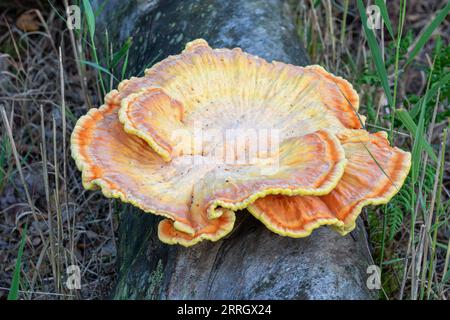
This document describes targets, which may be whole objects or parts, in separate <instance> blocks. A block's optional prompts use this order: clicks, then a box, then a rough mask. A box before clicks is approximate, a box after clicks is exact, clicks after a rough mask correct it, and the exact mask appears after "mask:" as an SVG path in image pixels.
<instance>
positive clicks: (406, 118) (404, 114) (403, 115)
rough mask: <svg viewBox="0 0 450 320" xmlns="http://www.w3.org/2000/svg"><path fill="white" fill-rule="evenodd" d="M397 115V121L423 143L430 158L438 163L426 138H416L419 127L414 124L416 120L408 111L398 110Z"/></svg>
mask: <svg viewBox="0 0 450 320" xmlns="http://www.w3.org/2000/svg"><path fill="white" fill-rule="evenodd" d="M395 114H396V116H397V119H398V120H400V121H401V122H402V123H403V125H404V126H405V127H406V129H407V130H408V131H409V132H410V133H411V134H412V136H413V137H414V138H415V139H419V140H420V141H421V145H422V147H423V148H424V149H425V151H426V152H427V153H428V155H429V156H430V158H431V159H433V161H435V162H437V156H436V153H435V152H434V150H433V148H432V147H431V145H430V144H429V143H428V141H426V140H425V137H424V136H423V135H421V136H420V137H419V138H417V137H416V133H417V125H416V123H415V122H414V120H413V119H412V118H411V116H410V114H409V113H408V111H406V110H405V109H398V110H396V111H395Z"/></svg>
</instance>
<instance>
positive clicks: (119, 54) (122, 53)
mask: <svg viewBox="0 0 450 320" xmlns="http://www.w3.org/2000/svg"><path fill="white" fill-rule="evenodd" d="M132 40H133V39H132V38H131V37H129V38H128V39H127V40H126V41H125V43H124V44H123V46H122V48H120V50H119V51H117V52H116V53H114V54H113V57H112V59H111V66H110V68H111V69H114V68H115V67H117V65H118V64H119V62H120V61H121V60H122V59H123V58H124V57H125V56H127V54H128V50H130V47H131V44H132Z"/></svg>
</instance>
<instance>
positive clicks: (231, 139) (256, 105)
mask: <svg viewBox="0 0 450 320" xmlns="http://www.w3.org/2000/svg"><path fill="white" fill-rule="evenodd" d="M358 107H359V98H358V95H357V93H356V92H355V90H354V89H353V87H352V85H351V84H350V83H348V82H347V81H346V80H344V79H342V78H340V77H337V76H334V75H332V74H330V73H328V72H327V71H325V70H324V69H323V68H322V67H320V66H307V67H297V66H293V65H289V64H285V63H281V62H276V61H273V62H271V63H269V62H267V61H265V60H264V59H262V58H259V57H256V56H253V55H250V54H247V53H245V52H243V51H242V50H241V49H239V48H234V49H212V48H210V47H209V45H208V44H207V42H206V41H205V40H202V39H197V40H194V41H192V42H190V43H188V44H187V45H186V48H185V50H184V51H183V52H182V53H181V54H179V55H174V56H169V57H168V58H166V59H164V60H162V61H161V62H159V63H157V64H155V65H154V66H153V67H152V68H150V69H147V70H146V71H145V76H144V77H141V78H134V77H133V78H131V79H129V80H125V81H122V82H121V83H120V84H119V86H118V89H117V90H113V91H111V92H110V93H108V94H107V95H106V97H105V104H104V105H103V106H101V107H100V108H98V109H91V110H89V112H88V113H87V115H85V116H83V117H81V118H80V119H79V120H78V122H77V124H76V126H75V129H74V131H73V134H72V138H71V147H72V155H73V158H74V159H75V161H76V164H77V166H78V168H79V169H80V170H81V171H82V181H83V186H84V187H85V188H86V189H95V188H100V189H101V190H102V192H103V194H104V195H105V196H106V197H111V198H120V200H122V201H123V202H127V203H131V204H133V205H135V206H136V207H138V208H140V209H142V210H143V211H145V212H149V213H152V214H156V215H161V216H164V217H165V219H164V220H162V221H161V222H160V224H159V228H158V235H159V238H160V239H161V241H163V242H165V243H168V244H181V245H184V246H190V245H193V244H195V243H197V242H199V241H201V240H203V239H208V240H211V241H216V240H218V239H220V238H222V237H224V236H225V235H226V234H227V233H229V232H230V231H231V230H232V228H233V225H234V221H235V212H236V211H237V210H241V209H245V208H247V209H248V211H249V212H250V213H252V214H253V215H254V216H255V217H256V218H258V219H259V220H261V221H262V222H263V223H264V224H265V225H266V226H267V227H268V228H269V229H270V230H272V231H274V232H276V233H278V234H280V235H286V236H290V237H304V236H307V235H309V234H310V233H311V231H312V230H313V229H315V228H317V227H319V226H321V225H331V226H332V227H334V228H335V229H336V230H337V231H338V232H340V233H341V234H343V235H344V234H346V233H348V232H350V231H351V230H352V229H353V228H354V227H355V220H356V218H357V216H358V215H359V213H360V212H361V209H362V207H363V206H365V205H368V204H382V203H387V202H388V201H389V200H390V198H391V197H392V196H393V195H394V194H395V193H396V192H397V191H398V189H399V188H400V187H401V185H402V184H403V182H404V180H405V178H406V176H407V174H408V172H409V168H410V154H409V153H407V152H404V151H402V150H400V149H398V148H395V147H391V146H390V145H389V143H388V140H387V136H386V134H385V133H384V132H378V133H375V134H371V133H368V132H367V131H365V129H364V120H365V118H364V117H363V116H362V115H359V114H358Z"/></svg>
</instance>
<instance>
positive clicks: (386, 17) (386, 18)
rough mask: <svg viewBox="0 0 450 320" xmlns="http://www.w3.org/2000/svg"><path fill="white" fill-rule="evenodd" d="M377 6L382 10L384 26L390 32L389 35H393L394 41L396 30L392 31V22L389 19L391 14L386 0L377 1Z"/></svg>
mask: <svg viewBox="0 0 450 320" xmlns="http://www.w3.org/2000/svg"><path fill="white" fill-rule="evenodd" d="M375 4H376V5H377V6H378V8H380V14H381V17H382V18H383V22H384V25H385V26H386V29H387V30H388V32H389V34H390V35H391V38H392V39H394V38H395V37H394V30H393V29H392V24H391V20H390V19H389V14H388V11H387V8H386V3H385V2H384V0H375Z"/></svg>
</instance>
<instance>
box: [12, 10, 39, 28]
mask: <svg viewBox="0 0 450 320" xmlns="http://www.w3.org/2000/svg"><path fill="white" fill-rule="evenodd" d="M16 26H17V28H19V29H20V30H22V31H25V32H32V31H37V30H39V28H40V26H41V22H40V20H39V17H38V14H37V10H36V9H31V10H28V11H25V12H24V13H22V14H21V15H20V16H19V18H17V21H16Z"/></svg>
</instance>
